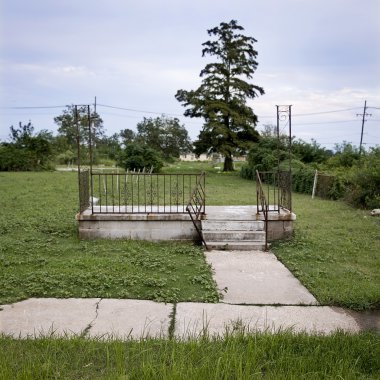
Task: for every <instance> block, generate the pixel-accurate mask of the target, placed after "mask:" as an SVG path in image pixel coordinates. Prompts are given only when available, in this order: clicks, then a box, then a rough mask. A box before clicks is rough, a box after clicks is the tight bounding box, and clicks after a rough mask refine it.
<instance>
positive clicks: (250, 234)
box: [202, 230, 265, 242]
mask: <svg viewBox="0 0 380 380" xmlns="http://www.w3.org/2000/svg"><path fill="white" fill-rule="evenodd" d="M202 234H203V238H204V239H205V240H206V242H207V241H211V242H212V241H226V242H230V241H233V242H236V241H245V240H250V241H258V242H263V241H265V232H264V231H204V230H202Z"/></svg>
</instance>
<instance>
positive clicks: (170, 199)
mask: <svg viewBox="0 0 380 380" xmlns="http://www.w3.org/2000/svg"><path fill="white" fill-rule="evenodd" d="M169 187H170V188H169V212H171V211H172V175H171V174H169Z"/></svg>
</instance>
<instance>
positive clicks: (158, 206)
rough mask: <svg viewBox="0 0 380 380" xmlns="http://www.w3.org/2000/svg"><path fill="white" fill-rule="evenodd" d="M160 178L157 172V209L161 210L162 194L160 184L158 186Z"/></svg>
mask: <svg viewBox="0 0 380 380" xmlns="http://www.w3.org/2000/svg"><path fill="white" fill-rule="evenodd" d="M158 178H159V176H158V174H156V186H157V211H159V210H160V197H159V195H160V188H159V186H158Z"/></svg>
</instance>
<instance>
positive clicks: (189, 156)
mask: <svg viewBox="0 0 380 380" xmlns="http://www.w3.org/2000/svg"><path fill="white" fill-rule="evenodd" d="M179 159H180V160H181V161H211V160H212V157H211V156H208V155H207V154H201V155H200V156H197V155H196V154H194V153H186V154H181V155H180V156H179Z"/></svg>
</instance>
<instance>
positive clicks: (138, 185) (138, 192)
mask: <svg viewBox="0 0 380 380" xmlns="http://www.w3.org/2000/svg"><path fill="white" fill-rule="evenodd" d="M136 175H137V212H140V174H139V173H137V174H136Z"/></svg>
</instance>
